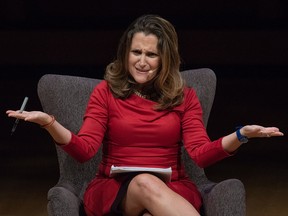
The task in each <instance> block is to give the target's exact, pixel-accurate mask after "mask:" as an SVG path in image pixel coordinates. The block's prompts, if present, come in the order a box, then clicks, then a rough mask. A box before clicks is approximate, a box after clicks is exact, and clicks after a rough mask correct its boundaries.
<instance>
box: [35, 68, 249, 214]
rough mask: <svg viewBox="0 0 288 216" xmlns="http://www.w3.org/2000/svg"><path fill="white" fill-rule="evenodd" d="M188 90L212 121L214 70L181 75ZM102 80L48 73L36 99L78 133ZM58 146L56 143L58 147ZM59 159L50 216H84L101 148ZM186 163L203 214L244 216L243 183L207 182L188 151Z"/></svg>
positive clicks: (232, 180)
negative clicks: (85, 157)
mask: <svg viewBox="0 0 288 216" xmlns="http://www.w3.org/2000/svg"><path fill="white" fill-rule="evenodd" d="M181 74H182V76H183V77H184V79H185V81H186V83H187V85H188V86H192V87H193V88H194V89H195V90H196V92H197V95H198V97H199V100H200V103H201V106H202V108H203V112H204V115H203V120H204V123H205V125H207V123H208V118H209V114H210V110H211V108H212V104H213V100H214V96H215V91H216V76H215V73H214V72H213V71H212V70H210V69H206V68H203V69H194V70H187V71H183V72H181ZM99 82H100V80H98V79H92V78H84V77H76V76H67V75H55V74H47V75H44V76H43V77H41V79H40V80H39V83H38V95H39V99H40V102H41V105H42V108H43V110H44V111H45V112H47V113H49V114H53V115H54V116H55V118H56V119H57V120H58V121H59V122H60V123H61V124H63V125H64V126H65V127H67V128H68V129H70V130H71V131H73V132H75V133H77V131H78V130H79V128H80V126H81V124H82V117H83V115H84V112H85V108H86V104H87V102H88V99H89V96H90V93H91V92H92V90H93V88H94V87H95V85H97V84H98V83H99ZM55 146H56V145H55ZM56 150H57V155H58V161H59V170H60V173H59V181H58V183H57V185H55V186H54V187H52V188H51V189H50V190H49V192H48V206H47V209H48V214H49V215H55V216H59V215H63V216H64V215H67V216H74V215H81V214H82V213H83V208H82V207H83V205H82V198H83V194H84V191H85V189H86V186H87V184H88V182H89V181H90V180H91V179H92V178H93V177H94V175H95V173H96V171H97V166H98V163H99V161H100V160H101V154H100V153H101V150H100V151H99V153H97V155H95V157H94V158H93V159H92V160H90V161H88V162H86V163H84V164H81V163H78V162H77V161H75V160H74V159H73V158H72V157H70V156H69V155H67V154H66V153H65V152H64V151H63V150H61V148H59V147H58V146H56ZM183 160H184V161H185V168H186V169H187V172H188V174H189V176H190V177H191V178H192V179H193V180H194V182H195V183H196V185H197V186H198V188H199V190H200V192H201V194H202V197H203V201H204V212H205V215H208V216H210V215H213V216H215V215H221V216H223V215H233V216H238V215H239V216H240V215H241V216H242V215H245V209H246V205H245V189H244V186H243V184H242V183H241V181H239V180H237V179H229V180H226V181H223V182H220V183H214V182H211V181H209V180H208V179H207V177H206V175H205V172H204V170H203V169H201V168H199V167H198V166H197V165H195V164H194V163H193V161H192V160H191V159H190V158H189V156H188V155H187V154H186V152H185V151H184V154H183Z"/></svg>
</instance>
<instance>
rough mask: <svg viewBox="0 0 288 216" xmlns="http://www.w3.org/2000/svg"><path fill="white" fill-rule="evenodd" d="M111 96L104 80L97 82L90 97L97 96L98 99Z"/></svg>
mask: <svg viewBox="0 0 288 216" xmlns="http://www.w3.org/2000/svg"><path fill="white" fill-rule="evenodd" d="M110 96H111V92H110V90H109V86H108V83H107V81H106V80H102V81H100V83H98V84H97V85H96V86H95V87H94V89H93V91H92V93H91V98H98V99H105V98H106V99H107V98H108V97H110Z"/></svg>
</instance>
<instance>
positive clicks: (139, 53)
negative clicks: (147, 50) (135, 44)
mask: <svg viewBox="0 0 288 216" xmlns="http://www.w3.org/2000/svg"><path fill="white" fill-rule="evenodd" d="M131 52H132V53H133V54H134V55H141V54H142V52H141V51H140V50H131Z"/></svg>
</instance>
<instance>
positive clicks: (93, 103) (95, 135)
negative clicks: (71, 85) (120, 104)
mask: <svg viewBox="0 0 288 216" xmlns="http://www.w3.org/2000/svg"><path fill="white" fill-rule="evenodd" d="M108 94H111V93H110V92H109V91H108V85H107V82H106V81H102V82H101V83H100V84H98V85H97V86H96V87H95V89H94V90H93V92H92V94H91V96H90V99H89V102H88V105H87V108H86V112H85V115H84V121H83V124H82V127H81V129H80V131H79V133H78V134H77V135H75V134H73V133H72V138H71V141H70V142H69V144H67V145H65V146H63V147H62V148H63V150H65V151H66V152H67V153H68V154H70V155H71V156H72V157H73V158H75V159H76V160H78V161H79V162H85V161H87V160H89V159H91V158H92V157H93V156H94V155H95V154H96V152H97V151H98V149H99V147H100V146H101V144H102V141H103V137H104V134H105V132H106V128H107V121H108Z"/></svg>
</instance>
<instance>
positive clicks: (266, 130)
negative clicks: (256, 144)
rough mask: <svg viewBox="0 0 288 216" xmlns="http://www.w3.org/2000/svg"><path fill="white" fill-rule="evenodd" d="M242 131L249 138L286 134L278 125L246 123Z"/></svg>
mask: <svg viewBox="0 0 288 216" xmlns="http://www.w3.org/2000/svg"><path fill="white" fill-rule="evenodd" d="M240 132H241V134H242V135H244V136H246V137H248V138H253V137H273V136H283V135H284V134H283V133H282V132H281V131H280V130H279V128H277V127H263V126H260V125H246V126H244V127H242V128H241V129H240Z"/></svg>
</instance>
